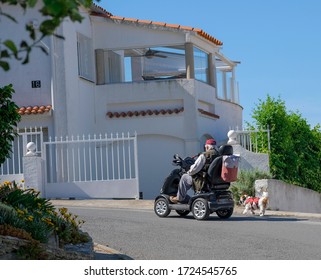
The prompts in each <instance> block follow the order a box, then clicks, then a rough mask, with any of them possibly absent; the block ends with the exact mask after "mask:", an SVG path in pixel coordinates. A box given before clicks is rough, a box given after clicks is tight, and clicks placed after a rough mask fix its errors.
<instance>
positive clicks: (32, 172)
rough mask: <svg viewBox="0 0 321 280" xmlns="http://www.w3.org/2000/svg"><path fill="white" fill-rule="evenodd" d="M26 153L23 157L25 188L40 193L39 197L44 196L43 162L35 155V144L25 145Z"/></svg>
mask: <svg viewBox="0 0 321 280" xmlns="http://www.w3.org/2000/svg"><path fill="white" fill-rule="evenodd" d="M26 147H27V153H26V155H25V156H24V157H23V159H22V160H23V170H24V181H25V187H26V188H32V189H34V190H36V191H39V192H40V197H45V195H44V178H43V175H44V172H43V170H44V160H43V159H42V158H41V157H39V156H38V155H37V154H36V144H35V143H33V142H29V143H28V144H27V146H26Z"/></svg>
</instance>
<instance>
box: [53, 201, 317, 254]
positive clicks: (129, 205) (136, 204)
mask: <svg viewBox="0 0 321 280" xmlns="http://www.w3.org/2000/svg"><path fill="white" fill-rule="evenodd" d="M51 202H52V204H53V205H54V206H56V207H66V208H68V207H96V208H123V209H149V210H153V207H154V200H134V199H132V200H112V199H84V200H68V199H67V200H64V199H59V200H51ZM243 210H244V208H243V207H240V206H236V207H235V208H234V214H238V215H240V214H242V212H243ZM266 216H281V217H297V218H308V219H321V214H318V213H299V212H286V211H272V210H267V211H266ZM155 218H156V216H155ZM94 253H95V260H132V258H131V257H129V256H127V255H124V254H122V253H120V252H118V251H116V250H114V249H112V248H110V247H106V246H103V245H101V244H97V243H95V244H94Z"/></svg>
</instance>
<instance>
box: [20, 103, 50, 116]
mask: <svg viewBox="0 0 321 280" xmlns="http://www.w3.org/2000/svg"><path fill="white" fill-rule="evenodd" d="M51 109H52V106H51V105H39V106H38V105H36V106H22V107H20V108H19V109H17V111H18V113H19V114H20V115H31V114H33V115H37V114H44V113H48V112H50V111H51Z"/></svg>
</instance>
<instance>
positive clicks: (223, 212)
mask: <svg viewBox="0 0 321 280" xmlns="http://www.w3.org/2000/svg"><path fill="white" fill-rule="evenodd" d="M232 214H233V208H229V209H224V210H218V211H216V215H217V216H218V217H220V218H221V219H228V218H229V217H231V216H232Z"/></svg>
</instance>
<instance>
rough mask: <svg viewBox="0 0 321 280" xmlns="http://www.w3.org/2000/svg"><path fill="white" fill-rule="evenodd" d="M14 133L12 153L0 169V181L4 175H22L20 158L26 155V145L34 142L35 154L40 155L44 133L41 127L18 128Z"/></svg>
mask: <svg viewBox="0 0 321 280" xmlns="http://www.w3.org/2000/svg"><path fill="white" fill-rule="evenodd" d="M16 132H17V136H16V137H15V139H14V141H12V143H11V147H12V151H11V153H10V155H9V157H8V158H7V159H6V161H5V162H4V163H3V164H2V165H1V167H0V176H1V179H2V178H4V177H5V176H6V175H15V174H23V163H22V157H23V156H24V155H25V154H26V145H27V143H29V142H34V143H35V144H36V147H37V150H36V152H37V153H39V154H40V153H41V149H42V143H43V133H44V131H43V128H42V127H30V128H19V129H18V130H17V131H16Z"/></svg>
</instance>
